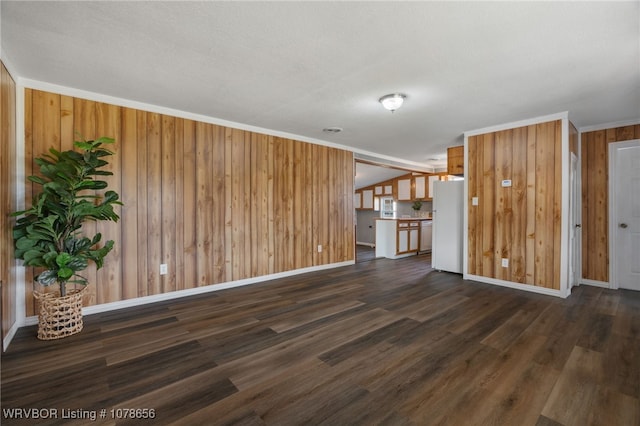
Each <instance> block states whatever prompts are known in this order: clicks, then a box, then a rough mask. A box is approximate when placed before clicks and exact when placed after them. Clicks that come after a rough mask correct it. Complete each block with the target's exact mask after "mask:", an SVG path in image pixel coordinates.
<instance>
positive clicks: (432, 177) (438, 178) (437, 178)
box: [429, 175, 440, 198]
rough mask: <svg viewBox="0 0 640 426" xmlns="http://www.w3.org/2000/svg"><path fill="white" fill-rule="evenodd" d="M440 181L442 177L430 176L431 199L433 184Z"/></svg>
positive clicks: (430, 196) (431, 196)
mask: <svg viewBox="0 0 640 426" xmlns="http://www.w3.org/2000/svg"><path fill="white" fill-rule="evenodd" d="M439 180H440V176H438V175H430V176H429V198H433V182H436V181H439Z"/></svg>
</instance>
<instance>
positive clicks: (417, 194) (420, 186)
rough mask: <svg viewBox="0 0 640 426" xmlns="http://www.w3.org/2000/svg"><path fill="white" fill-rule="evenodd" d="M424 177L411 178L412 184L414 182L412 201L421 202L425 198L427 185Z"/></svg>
mask: <svg viewBox="0 0 640 426" xmlns="http://www.w3.org/2000/svg"><path fill="white" fill-rule="evenodd" d="M426 180H427V179H426V177H425V176H415V177H414V178H413V182H414V188H415V190H414V197H413V198H414V199H415V200H422V199H424V198H426V197H427V191H426V189H427V184H426Z"/></svg>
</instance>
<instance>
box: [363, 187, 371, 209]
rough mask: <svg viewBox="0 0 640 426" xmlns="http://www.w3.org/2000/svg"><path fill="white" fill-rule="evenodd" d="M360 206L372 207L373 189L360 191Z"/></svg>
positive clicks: (364, 207)
mask: <svg viewBox="0 0 640 426" xmlns="http://www.w3.org/2000/svg"><path fill="white" fill-rule="evenodd" d="M362 208H363V209H373V190H372V189H365V190H364V191H362Z"/></svg>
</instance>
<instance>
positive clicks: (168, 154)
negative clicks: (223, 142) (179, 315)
mask: <svg viewBox="0 0 640 426" xmlns="http://www.w3.org/2000/svg"><path fill="white" fill-rule="evenodd" d="M175 121H176V119H175V118H174V117H170V116H166V115H163V116H162V130H161V132H162V136H161V139H162V150H161V153H162V154H161V158H162V160H161V166H160V170H161V188H162V191H161V194H162V198H161V200H162V210H161V211H162V227H161V241H162V244H161V249H162V251H161V259H162V262H161V263H164V264H166V265H167V274H166V275H163V276H161V277H160V281H161V292H162V293H166V292H168V291H175V290H176V263H177V262H176V256H177V254H176V247H177V240H178V239H180V240H182V238H178V235H177V229H176V210H177V207H178V205H180V204H177V202H176V201H177V199H176V178H177V173H176V156H175V155H176V148H175V147H176V145H177V144H176V137H175Z"/></svg>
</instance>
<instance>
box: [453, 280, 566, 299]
mask: <svg viewBox="0 0 640 426" xmlns="http://www.w3.org/2000/svg"><path fill="white" fill-rule="evenodd" d="M462 278H463V279H465V280H472V281H478V282H481V283H485V284H493V285H499V286H502V287H509V288H514V289H516V290H524V291H529V292H531V293H539V294H545V295H547V296H555V297H561V298H563V299H564V298H566V297H568V296H569V294H570V292H569V293H568V294H566V295H565V294H562V292H561V291H560V290H554V289H551V288H546V287H538V286H535V285H531V284H520V283H515V282H512V281H504V280H498V279H495V278H487V277H481V276H479V275H470V274H464V275H463V276H462Z"/></svg>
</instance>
